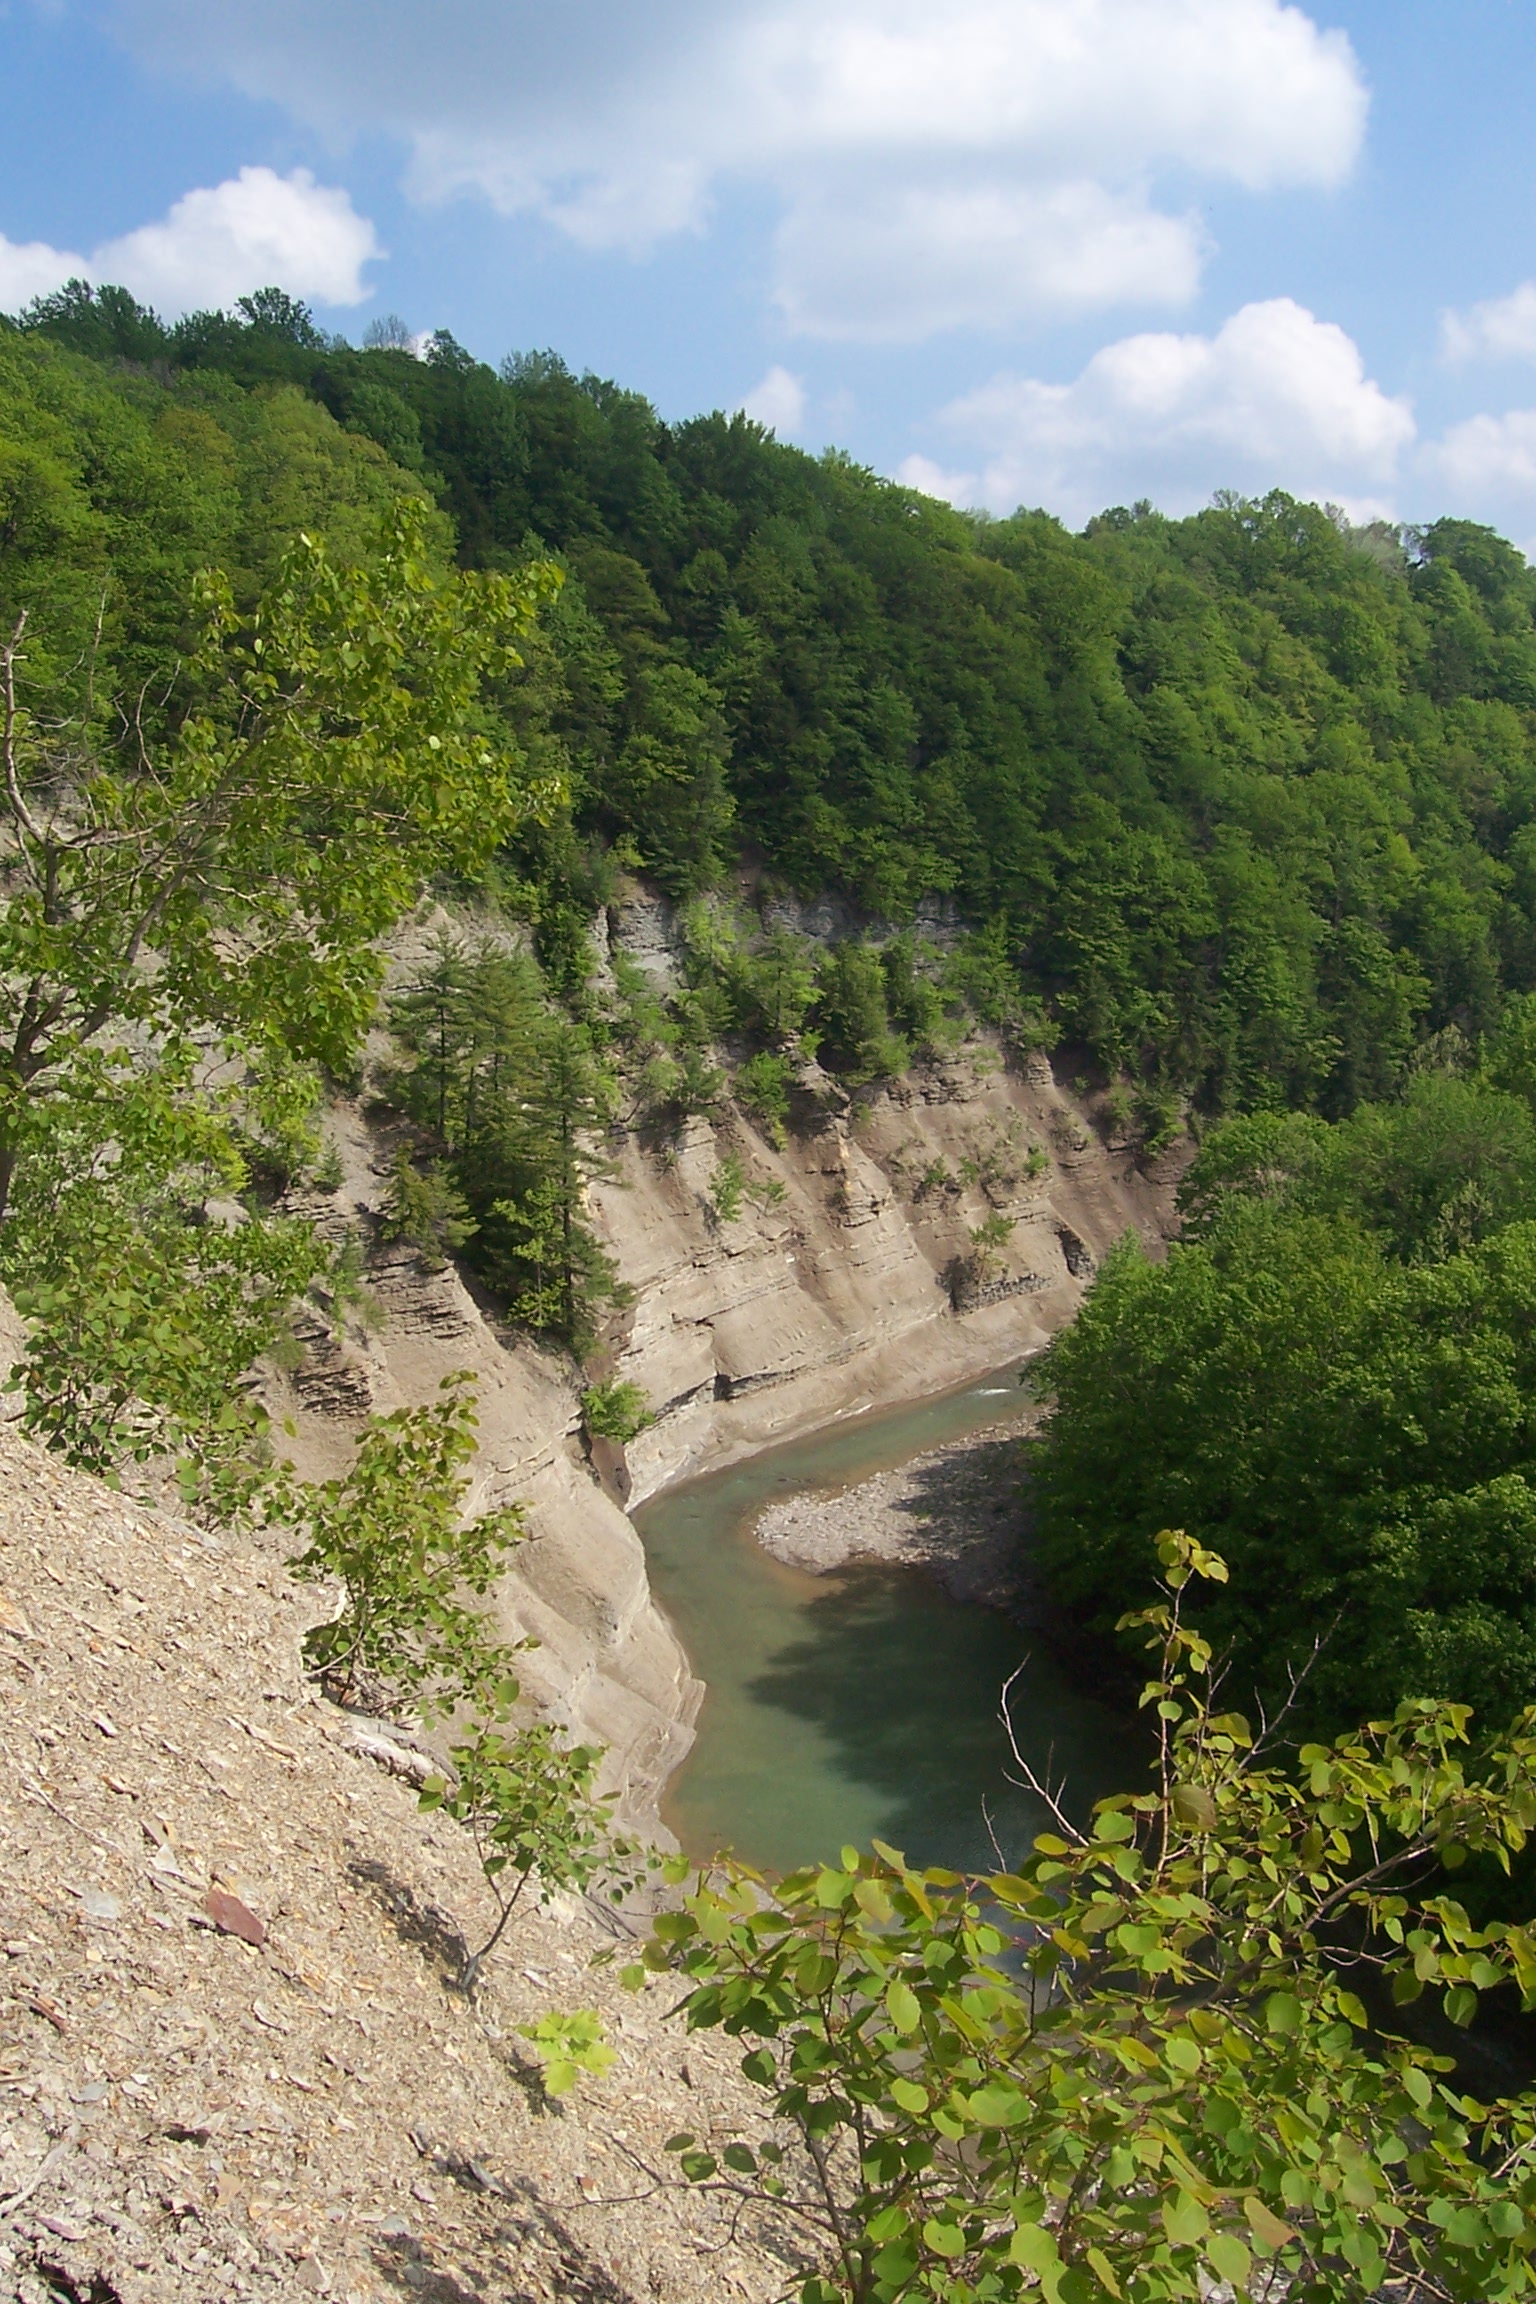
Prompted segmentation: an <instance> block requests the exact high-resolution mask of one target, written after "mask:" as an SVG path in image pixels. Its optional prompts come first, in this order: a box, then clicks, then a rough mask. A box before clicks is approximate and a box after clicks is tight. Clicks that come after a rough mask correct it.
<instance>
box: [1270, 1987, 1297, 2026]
mask: <svg viewBox="0 0 1536 2304" xmlns="http://www.w3.org/2000/svg"><path fill="white" fill-rule="evenodd" d="M1302 2013H1303V2011H1302V2005H1301V2002H1300V2001H1299V2000H1298V1999H1297V1997H1296V1995H1295V1993H1294V1992H1271V1994H1270V1996H1269V1998H1268V1999H1267V2000H1266V2001H1265V2003H1264V2021H1265V2023H1266V2024H1267V2025H1268V2026H1269V2029H1270V2031H1271V2032H1279V2033H1281V2034H1283V2035H1289V2034H1292V2033H1296V2032H1299V2031H1300V2030H1301V2022H1302Z"/></svg>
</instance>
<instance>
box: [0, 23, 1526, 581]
mask: <svg viewBox="0 0 1536 2304" xmlns="http://www.w3.org/2000/svg"><path fill="white" fill-rule="evenodd" d="M0 44H3V45H0V61H3V65H4V69H3V71H0V234H3V235H4V239H3V244H0V310H14V309H16V308H17V307H18V306H19V305H20V304H22V303H24V302H25V301H26V300H27V298H28V297H29V296H30V295H32V294H34V293H37V292H39V291H40V290H42V289H44V288H46V287H48V286H49V285H52V284H53V283H55V282H56V281H57V280H59V279H61V278H63V277H64V276H66V274H67V273H68V272H72V271H81V270H83V271H85V272H87V273H88V274H89V275H91V276H93V277H95V278H98V279H120V280H124V281H125V282H126V283H127V284H128V285H129V286H131V287H132V288H134V290H135V292H136V293H137V294H139V295H140V296H142V297H143V298H144V299H145V300H146V301H148V302H151V303H153V304H155V305H156V306H157V307H158V308H159V309H161V310H162V311H164V312H167V313H174V312H175V311H177V310H179V309H185V308H187V307H189V306H195V305H200V304H210V303H227V302H229V301H232V299H233V298H234V297H235V296H237V295H239V294H240V293H242V292H244V291H245V290H248V289H249V288H252V287H255V286H259V285H262V284H264V283H265V282H267V281H277V282H278V283H279V284H281V285H283V286H286V287H288V288H290V289H291V290H292V291H293V292H295V293H297V294H299V295H302V296H304V297H306V298H307V299H308V300H309V301H310V302H312V303H313V305H314V306H315V309H316V312H317V315H318V316H319V318H320V319H321V320H322V322H323V323H324V324H325V325H326V326H328V327H332V328H336V329H339V330H341V331H343V332H344V333H346V334H348V335H350V336H351V337H352V338H353V339H354V340H359V339H360V338H361V336H362V333H363V331H364V329H365V328H366V326H367V324H368V322H369V320H370V319H371V318H374V317H377V316H379V315H381V314H383V313H387V312H395V313H399V314H400V315H402V316H403V317H404V318H405V319H406V321H407V322H408V323H409V325H410V326H411V327H412V328H413V329H420V330H427V329H431V328H436V327H448V328H451V329H452V330H453V332H454V334H455V335H456V336H458V337H459V338H460V340H461V341H462V342H463V343H465V344H466V345H468V346H469V347H470V348H471V350H473V351H474V352H476V353H478V354H480V355H482V356H483V357H485V358H487V359H490V360H493V361H494V360H497V359H499V358H500V357H501V356H502V355H503V354H504V353H505V352H507V351H509V350H513V349H527V348H531V347H536V346H545V345H549V346H553V347H554V348H555V349H556V350H558V351H560V352H561V353H563V355H564V356H565V358H566V359H567V360H568V361H569V362H570V363H571V365H572V366H573V367H576V368H578V369H581V368H586V367H589V366H590V367H593V368H596V369H598V370H599V371H601V372H603V373H605V374H609V375H613V376H615V377H617V378H619V379H620V380H621V381H623V382H625V383H628V384H631V385H634V386H636V387H638V388H639V389H640V390H642V391H644V392H646V393H648V394H649V395H650V397H651V398H652V399H653V400H654V401H655V402H656V404H657V405H658V407H659V408H660V409H661V411H662V413H663V414H664V415H666V416H671V417H675V416H683V415H686V414H689V413H691V412H693V411H694V410H697V409H700V408H706V407H714V406H726V407H730V406H736V405H741V404H745V405H746V406H747V407H748V408H749V409H751V410H752V412H753V413H754V414H758V415H760V416H762V417H763V418H764V420H765V421H771V422H773V423H774V424H775V426H776V427H777V429H778V430H779V431H780V432H781V433H782V434H783V435H784V436H785V437H787V438H792V439H796V440H799V441H801V442H803V443H804V444H805V445H806V446H808V447H811V448H819V447H821V446H823V445H825V444H826V443H828V442H835V443H836V444H838V445H840V446H843V447H846V448H848V449H849V450H850V451H851V452H852V453H853V454H854V455H855V456H856V457H858V458H859V459H860V460H861V461H864V462H868V463H871V464H873V465H875V466H876V467H877V468H879V469H880V470H882V471H886V472H891V473H899V474H901V475H902V476H904V477H906V478H908V479H911V480H913V481H914V482H916V483H917V484H918V485H921V486H926V487H929V488H931V489H932V490H933V491H934V492H936V493H943V494H948V495H951V496H952V497H954V498H955V500H957V501H963V502H976V503H985V504H987V505H989V506H991V507H992V508H993V509H996V510H1007V509H1009V508H1011V506H1012V505H1013V504H1014V503H1016V502H1020V501H1022V502H1026V503H1044V504H1046V505H1048V506H1050V507H1051V508H1052V509H1054V510H1056V511H1058V512H1060V513H1061V514H1062V516H1063V517H1064V518H1066V519H1068V520H1070V521H1072V522H1074V523H1077V522H1080V521H1081V520H1082V519H1084V518H1086V517H1087V515H1088V514H1089V513H1090V512H1091V511H1093V510H1094V509H1096V508H1097V507H1098V506H1099V505H1101V504H1103V503H1109V502H1123V501H1127V500H1129V499H1131V498H1134V497H1137V496H1150V497H1152V498H1153V499H1154V500H1155V501H1156V502H1158V503H1160V504H1162V505H1164V506H1166V507H1167V508H1168V509H1170V510H1184V509H1188V508H1190V507H1192V506H1194V505H1196V504H1198V503H1201V502H1203V501H1204V500H1205V499H1206V498H1207V497H1208V496H1209V495H1210V493H1211V491H1212V490H1213V489H1215V488H1218V487H1236V488H1241V489H1245V490H1257V489H1262V488H1264V487H1267V486H1270V485H1276V484H1278V485H1282V486H1286V487H1289V488H1292V489H1294V490H1296V491H1297V492H1298V493H1301V494H1307V495H1315V496H1318V497H1322V498H1327V499H1331V500H1334V501H1337V502H1340V503H1342V504H1344V505H1346V506H1347V507H1348V508H1349V509H1350V510H1351V511H1353V512H1354V513H1356V514H1357V515H1359V516H1364V515H1369V514H1375V513H1381V514H1384V515H1387V516H1390V517H1393V518H1397V519H1403V520H1423V519H1428V518H1432V517H1434V516H1435V515H1436V514H1438V513H1441V512H1455V513H1459V514H1464V515H1467V516H1470V517H1473V518H1477V519H1484V520H1489V521H1492V522H1493V523H1495V524H1496V525H1497V526H1499V527H1501V528H1502V529H1504V531H1505V532H1506V533H1508V534H1511V535H1513V536H1514V537H1515V538H1516V539H1517V540H1518V541H1520V542H1521V543H1522V544H1524V545H1525V546H1526V547H1527V549H1530V550H1532V551H1533V552H1536V137H1533V135H1532V133H1531V130H1532V126H1533V121H1536V17H1533V15H1532V12H1531V10H1530V9H1529V6H1528V5H1527V0H1455V5H1454V6H1450V5H1447V4H1446V0H1390V4H1389V0H1340V4H1339V5H1336V6H1332V7H1326V6H1324V7H1318V8H1310V7H1303V6H1288V5H1283V4H1282V0H733V5H732V6H731V7H730V8H729V9H722V8H721V7H720V6H719V5H718V4H715V5H709V4H707V0H558V4H555V5H551V0H542V4H541V5H537V6H535V5H533V4H532V0H436V4H435V5H433V4H430V0H263V4H262V5H261V6H259V7H258V6H255V5H252V4H250V0H0Z"/></svg>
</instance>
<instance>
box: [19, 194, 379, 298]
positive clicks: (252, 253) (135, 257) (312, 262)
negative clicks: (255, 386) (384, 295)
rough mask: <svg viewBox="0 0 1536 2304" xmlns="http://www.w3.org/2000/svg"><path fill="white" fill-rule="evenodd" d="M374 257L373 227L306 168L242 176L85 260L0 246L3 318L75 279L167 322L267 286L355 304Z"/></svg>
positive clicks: (37, 247)
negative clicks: (115, 290) (131, 298)
mask: <svg viewBox="0 0 1536 2304" xmlns="http://www.w3.org/2000/svg"><path fill="white" fill-rule="evenodd" d="M380 254H382V250H381V249H380V247H379V244H378V240H377V237H376V235H375V233H374V229H373V226H372V225H371V224H370V223H369V221H368V219H367V218H366V217H365V216H359V215H358V213H357V211H356V209H355V208H354V207H353V206H352V202H351V198H350V196H349V195H348V194H347V193H346V192H344V191H340V190H337V189H335V188H334V187H331V186H327V185H324V184H317V183H316V182H315V180H314V178H313V176H311V175H310V173H309V171H308V169H306V168H296V169H294V171H293V173H292V175H290V176H279V175H277V174H276V173H275V172H274V171H273V170H272V169H270V168H242V169H241V171H240V173H239V175H238V176H234V177H231V178H229V179H228V181H227V182H225V183H223V184H215V185H212V186H210V187H208V188H206V189H202V190H198V191H195V192H188V193H186V194H185V195H184V196H183V198H181V199H180V200H178V201H177V202H176V203H175V205H174V207H172V208H171V209H170V210H169V212H168V213H167V214H166V215H165V216H164V217H163V218H162V219H161V221H160V222H159V223H158V224H144V225H141V226H140V227H139V229H138V230H137V231H136V232H129V233H125V234H124V236H123V237H122V238H121V239H118V240H108V241H104V242H103V244H102V245H101V246H100V247H99V248H97V249H95V250H94V251H93V252H92V253H91V254H90V255H89V256H77V255H74V254H72V253H71V252H70V251H68V250H67V249H58V248H50V247H48V246H47V245H46V244H45V243H43V242H42V241H32V242H31V243H29V244H28V245H27V246H25V247H17V246H15V245H14V244H13V243H12V242H11V241H9V240H4V239H0V310H3V311H9V312H14V311H17V310H19V308H20V307H21V306H22V305H23V304H26V303H29V302H30V301H31V299H32V298H33V297H34V296H41V295H46V294H47V293H48V292H49V291H50V290H51V289H54V288H58V287H60V286H62V284H63V282H64V281H66V280H68V279H72V278H79V279H86V280H92V281H99V282H105V281H110V282H112V283H114V284H115V285H117V286H119V287H123V288H127V289H130V290H131V291H132V293H133V294H134V295H135V296H137V297H138V298H139V299H140V301H141V302H142V303H145V304H151V305H153V306H154V308H155V309H156V310H157V311H159V312H162V313H164V314H166V315H167V316H168V317H172V318H174V317H175V316H177V315H178V314H180V313H183V312H191V311H195V310H197V309H199V308H201V307H208V306H217V305H228V304H232V303H233V302H234V300H235V298H236V297H237V296H244V295H248V294H249V293H250V292H251V290H252V289H255V288H267V287H277V288H286V289H287V290H288V292H289V294H290V295H293V296H298V297H301V298H304V299H305V300H312V301H313V302H315V303H317V304H360V303H361V302H362V301H363V299H364V297H365V296H367V295H368V294H369V293H370V291H369V288H368V285H367V283H366V282H365V281H364V279H363V266H364V265H365V264H367V263H369V262H370V261H371V260H372V259H373V258H375V257H377V256H379V255H380Z"/></svg>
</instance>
